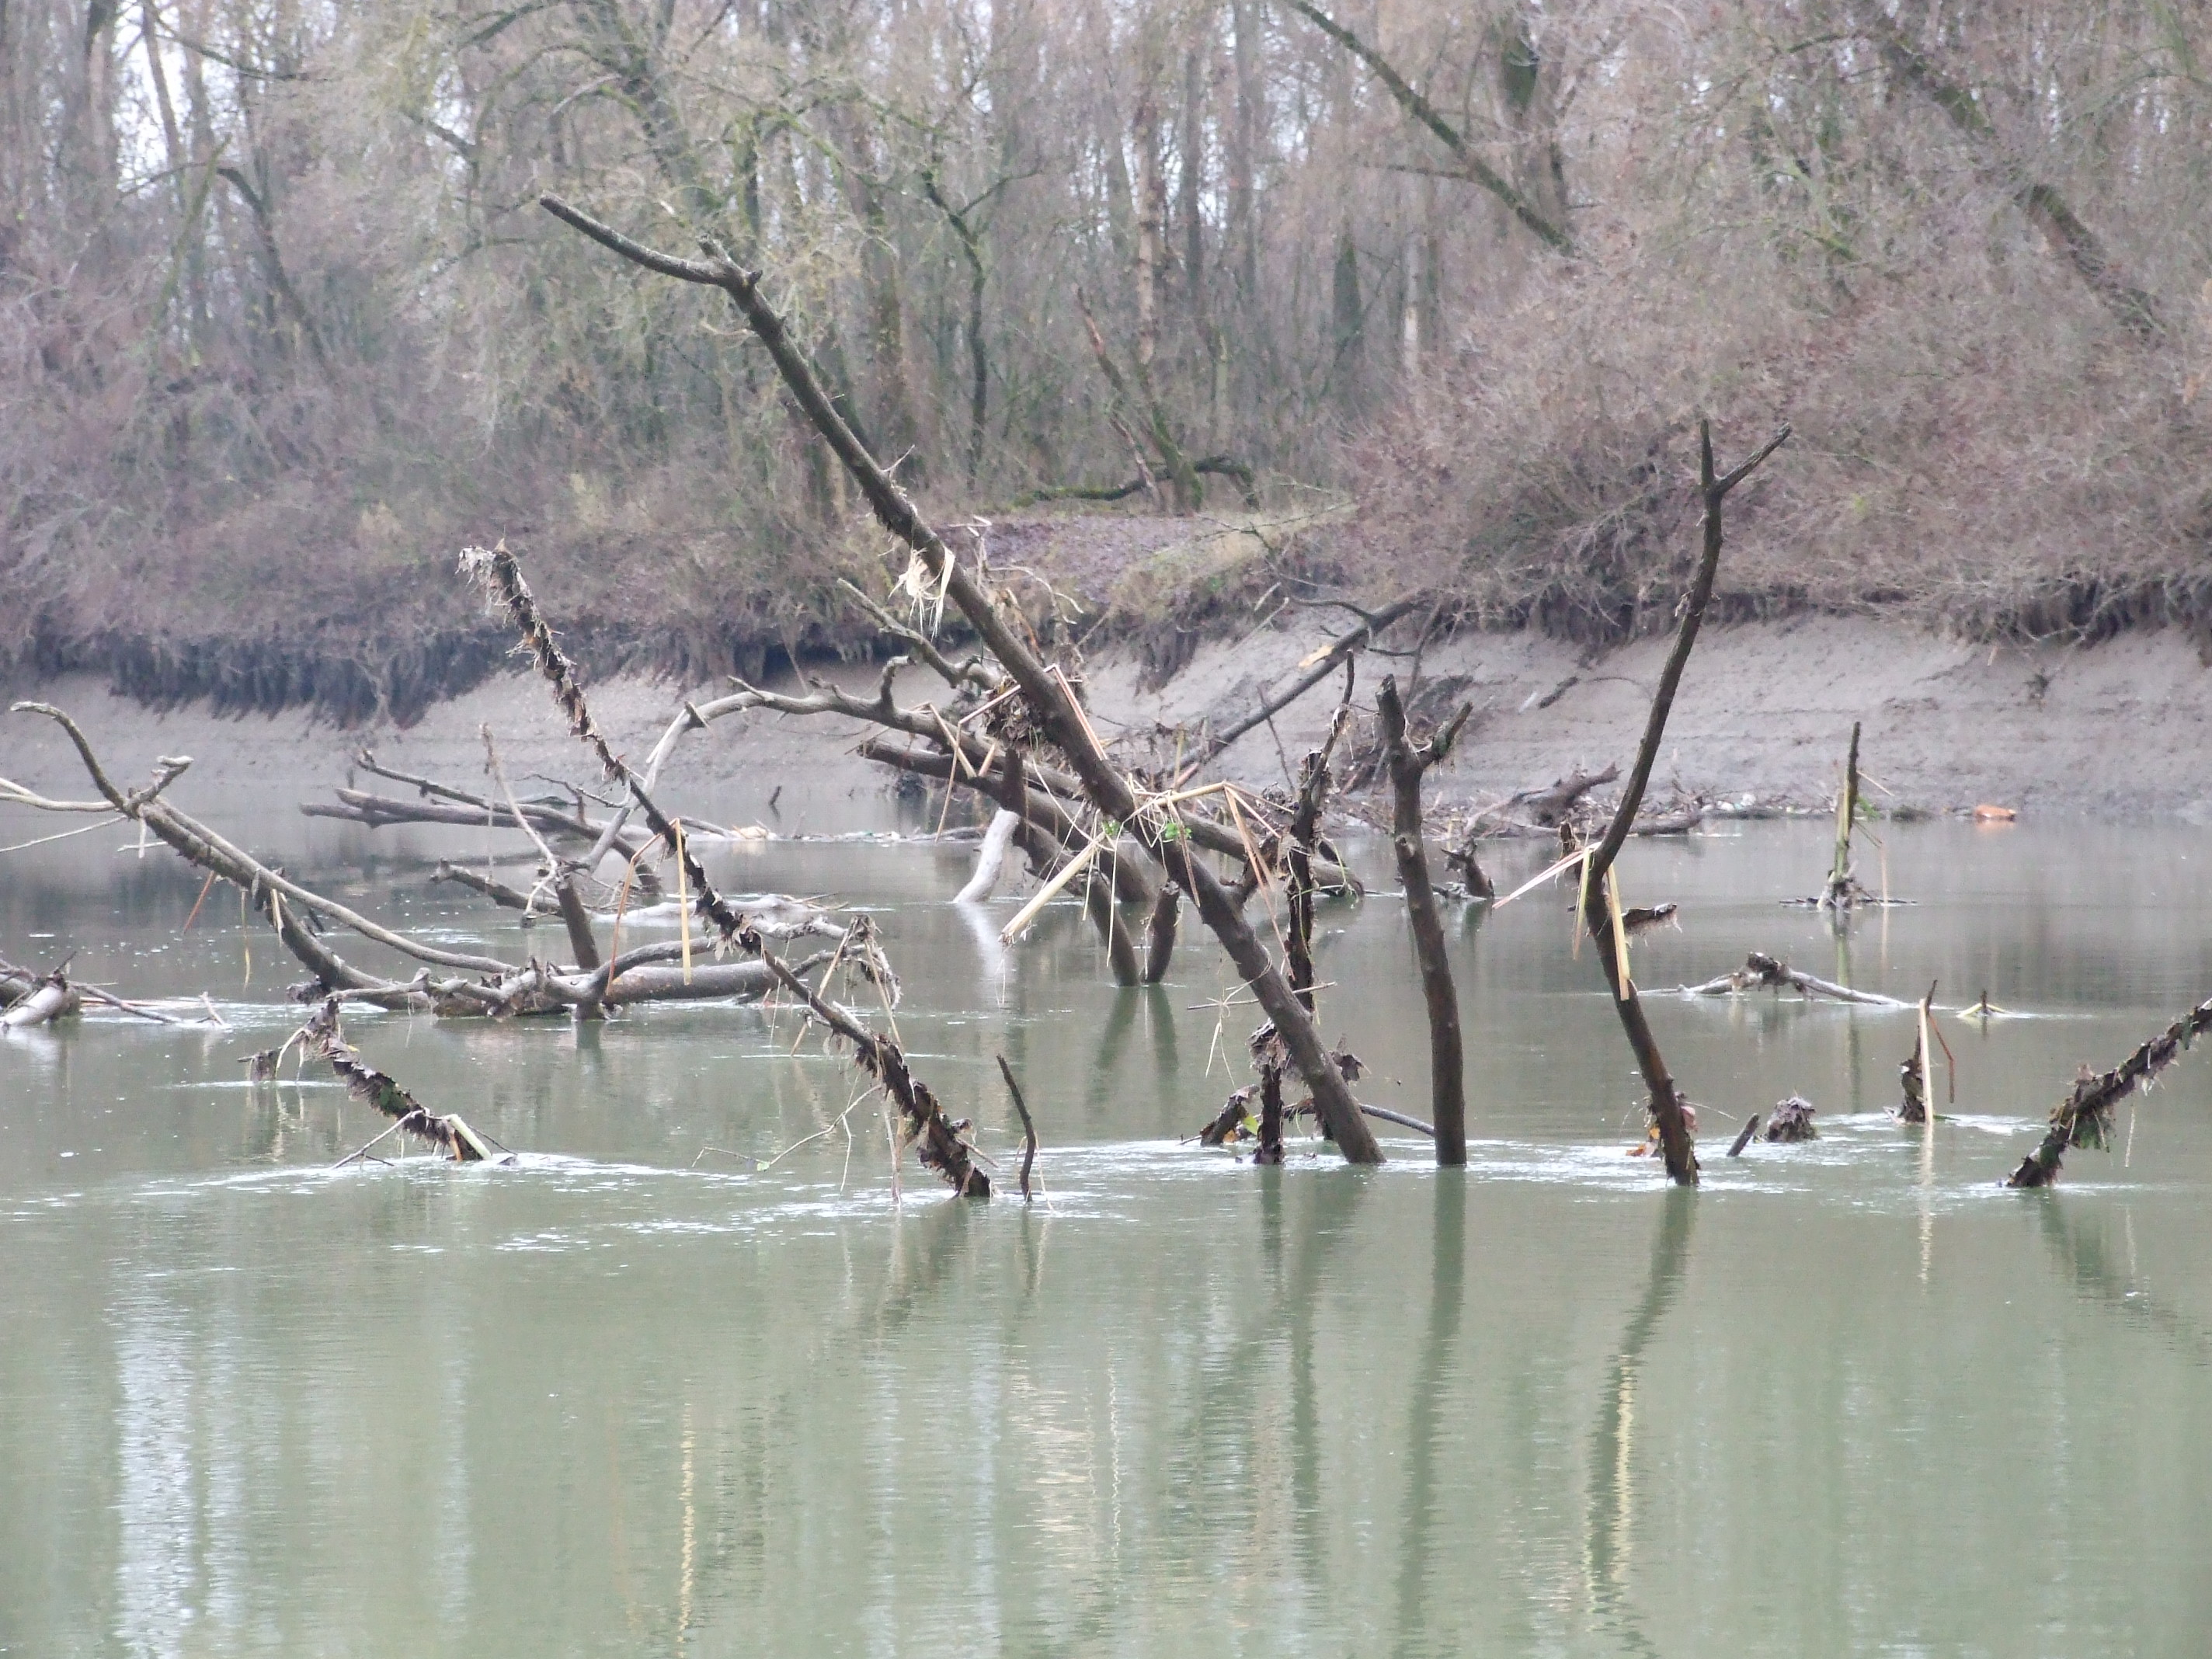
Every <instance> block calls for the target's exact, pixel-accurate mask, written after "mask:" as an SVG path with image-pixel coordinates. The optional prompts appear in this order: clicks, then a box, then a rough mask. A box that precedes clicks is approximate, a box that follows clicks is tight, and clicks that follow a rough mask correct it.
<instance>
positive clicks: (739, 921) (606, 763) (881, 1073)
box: [461, 542, 991, 1198]
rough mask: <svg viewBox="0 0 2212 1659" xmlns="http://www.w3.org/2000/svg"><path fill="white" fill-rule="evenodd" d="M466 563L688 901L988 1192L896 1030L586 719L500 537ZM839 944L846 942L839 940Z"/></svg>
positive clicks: (865, 927) (945, 1166) (960, 1181)
mask: <svg viewBox="0 0 2212 1659" xmlns="http://www.w3.org/2000/svg"><path fill="white" fill-rule="evenodd" d="M461 568H462V570H463V572H464V573H465V574H467V575H468V576H470V577H471V578H472V579H473V580H475V581H477V583H478V584H479V585H480V586H482V587H483V591H484V593H485V596H486V598H487V599H489V601H490V602H491V603H492V604H493V605H495V606H496V607H497V608H498V609H499V610H501V611H503V612H504V613H505V614H506V615H507V618H508V619H509V620H510V621H511V622H512V623H513V625H514V628H515V631H516V632H517V633H518V634H520V635H521V637H522V644H523V647H524V649H525V650H526V651H527V652H528V653H529V654H530V656H531V658H532V660H533V661H534V662H535V663H536V665H537V666H538V672H539V674H540V675H541V676H542V677H543V678H544V680H545V682H546V684H548V685H549V686H550V688H551V689H552V692H553V700H554V702H555V703H556V705H557V706H558V707H559V708H560V709H561V711H562V714H565V715H566V716H567V717H568V729H569V732H571V733H572V734H573V735H574V737H576V738H579V739H580V740H581V741H582V743H583V744H585V746H586V748H588V749H589V750H591V751H592V754H593V756H595V757H597V759H598V760H599V766H600V769H602V771H603V772H604V773H605V775H606V778H607V780H608V781H610V782H619V783H621V784H623V785H624V786H625V787H627V788H628V789H629V795H630V799H631V801H632V803H633V804H634V805H635V806H636V808H637V810H638V811H639V812H640V813H641V815H642V816H643V817H644V818H645V821H646V824H647V827H648V828H649V829H651V830H652V831H653V835H654V836H656V837H657V838H658V839H659V841H660V842H661V844H662V845H663V846H665V848H667V849H668V850H669V852H670V853H671V854H674V855H675V860H676V864H677V867H678V870H679V871H680V872H682V874H683V876H684V880H685V883H686V888H687V890H688V892H689V895H690V902H691V904H692V905H693V906H695V907H696V909H697V911H698V913H699V915H700V917H701V919H702V921H707V922H709V923H711V924H712V925H713V926H714V928H715V929H716V930H717V932H718V933H720V937H721V938H722V939H724V940H725V941H726V942H727V943H730V944H732V945H737V946H738V948H739V949H741V950H743V951H746V952H747V953H748V954H749V955H751V956H753V957H757V959H758V960H760V961H761V962H763V963H766V964H767V967H768V969H769V975H771V976H772V977H773V978H774V979H775V981H776V982H777V983H778V984H779V985H781V987H783V988H784V989H785V990H787V991H788V992H789V993H790V994H792V995H793V997H795V998H797V999H798V1000H799V1001H800V1002H801V1003H803V1004H805V1006H806V1008H807V1009H808V1011H809V1012H811V1013H812V1014H813V1016H814V1018H816V1019H817V1020H818V1021H820V1022H821V1023H822V1024H823V1025H824V1026H826V1027H827V1028H828V1029H829V1030H830V1031H831V1032H833V1033H834V1034H835V1035H836V1036H839V1037H841V1038H842V1039H843V1040H844V1041H845V1042H847V1043H848V1045H850V1047H851V1048H852V1050H853V1060H854V1064H855V1065H857V1066H859V1067H860V1069H861V1070H862V1071H863V1072H864V1073H867V1074H868V1075H869V1076H871V1077H872V1078H874V1079H876V1081H877V1083H878V1085H881V1086H882V1088H883V1090H884V1094H885V1095H886V1096H887V1097H889V1098H890V1101H891V1102H892V1103H893V1104H894V1105H895V1106H896V1108H897V1109H898V1112H899V1114H900V1117H901V1119H902V1122H903V1124H904V1127H905V1133H906V1134H907V1138H908V1140H909V1141H911V1142H912V1143H914V1145H915V1149H916V1155H917V1156H918V1157H920V1158H921V1162H922V1164H923V1166H924V1167H925V1168H927V1169H933V1170H936V1171H937V1172H938V1173H939V1175H940V1176H943V1177H944V1178H945V1182H946V1183H947V1184H948V1185H949V1186H951V1188H952V1190H953V1191H954V1192H956V1193H957V1194H960V1195H961V1196H963V1197H965V1198H988V1197H989V1196H990V1195H991V1182H990V1178H989V1177H988V1176H986V1175H985V1174H984V1173H983V1171H982V1170H981V1168H980V1167H978V1166H977V1165H976V1164H975V1160H974V1158H973V1149H972V1148H970V1147H969V1145H968V1144H967V1143H966V1142H965V1141H963V1140H962V1139H960V1133H959V1127H958V1126H957V1125H956V1124H954V1123H953V1122H952V1121H951V1119H950V1118H948V1117H947V1116H946V1115H945V1110H944V1109H943V1107H942V1106H940V1105H939V1103H938V1100H937V1097H936V1096H935V1094H933V1092H932V1091H931V1090H930V1088H929V1086H928V1085H927V1084H925V1083H923V1082H922V1081H921V1079H919V1078H917V1077H915V1075H914V1073H913V1072H912V1070H911V1069H910V1068H909V1067H908V1065H907V1060H906V1053H905V1050H904V1049H902V1048H901V1047H900V1046H899V1044H898V1043H897V1042H896V1041H894V1040H893V1039H892V1038H890V1037H888V1036H883V1035H881V1034H880V1033H878V1032H875V1031H872V1030H869V1029H868V1028H867V1027H866V1025H864V1024H861V1023H860V1021H859V1020H857V1019H855V1018H854V1017H853V1016H852V1015H851V1014H850V1013H848V1012H846V1011H845V1010H844V1009H842V1008H841V1007H839V1006H837V1005H836V1003H834V1002H831V1001H830V1000H828V999H827V998H826V997H823V996H822V995H820V994H817V992H816V991H815V990H814V988H813V987H811V986H810V985H808V984H807V983H806V981H805V980H804V979H802V978H800V977H799V975H798V974H797V973H796V972H794V971H793V969H791V968H790V967H789V966H787V964H786V963H784V962H783V961H782V960H781V958H780V957H777V956H776V955H775V953H774V952H773V951H770V950H769V946H768V941H767V939H766V938H765V937H764V936H763V933H762V932H761V930H760V929H759V928H758V927H756V926H755V925H754V924H753V923H752V922H751V921H750V920H749V919H748V918H747V917H746V916H745V915H744V914H743V913H742V912H740V911H738V909H736V908H734V907H732V904H731V903H730V902H729V901H728V900H727V899H726V898H725V897H724V896H722V894H721V892H720V890H718V889H717V888H716V887H715V886H714V882H713V881H712V880H711V879H710V878H708V874H707V870H706V866H703V865H702V864H701V863H700V862H699V859H698V854H696V853H694V852H693V851H692V850H691V849H690V847H689V846H688V845H687V844H686V843H685V842H684V835H683V832H682V830H681V829H680V828H679V827H678V824H677V823H676V822H675V821H674V820H673V819H671V817H668V815H667V814H666V813H665V812H663V811H661V810H660V808H659V805H656V804H655V803H654V801H653V797H652V795H651V794H650V793H647V790H646V788H645V786H644V782H643V781H642V780H641V778H640V777H639V776H638V775H637V774H636V773H635V771H633V770H632V769H630V768H629V766H628V765H627V764H625V763H623V760H622V758H621V757H619V756H617V754H616V753H615V752H614V750H613V749H612V748H611V746H610V745H609V744H608V743H607V740H606V738H605V736H604V735H602V734H601V732H600V731H599V726H598V724H597V722H595V721H594V720H592V711H591V706H590V704H589V703H588V702H586V700H585V697H584V690H583V687H582V686H581V685H580V684H578V683H577V679H576V675H575V668H574V665H573V664H572V663H570V662H569V660H568V657H567V655H566V654H565V653H563V652H562V649H561V647H560V646H559V645H558V644H557V643H556V641H555V640H554V637H553V630H552V629H551V628H550V627H549V626H547V624H546V622H545V619H544V617H543V616H542V615H541V614H540V613H539V611H538V602H537V599H536V598H535V597H534V596H533V595H532V593H531V591H530V585H529V584H528V583H527V582H526V581H525V580H523V578H522V568H521V566H520V564H518V563H517V562H515V558H514V556H513V554H512V553H510V552H508V551H507V544H505V543H504V542H502V543H501V544H500V545H499V546H498V547H496V548H493V549H489V550H487V549H483V548H470V549H466V550H464V551H463V553H462V555H461ZM847 937H848V941H850V943H851V945H852V947H853V954H854V957H855V960H856V965H859V966H860V967H862V969H863V970H864V971H866V972H867V973H868V974H869V976H870V977H872V978H877V979H878V980H879V981H885V980H887V978H888V973H889V969H888V964H884V963H881V957H880V952H879V951H877V950H876V949H875V947H874V945H873V934H872V928H871V927H870V926H869V923H868V919H867V918H866V917H865V916H862V917H859V918H856V919H855V920H854V923H853V925H852V927H851V928H849V929H848V936H847ZM840 948H841V951H842V950H843V949H844V948H845V947H843V946H841V947H840Z"/></svg>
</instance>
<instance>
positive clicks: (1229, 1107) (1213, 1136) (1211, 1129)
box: [1198, 1088, 1252, 1146]
mask: <svg viewBox="0 0 2212 1659" xmlns="http://www.w3.org/2000/svg"><path fill="white" fill-rule="evenodd" d="M1251 1108H1252V1091H1251V1090H1250V1089H1249V1088H1246V1089H1237V1090H1235V1091H1231V1094H1230V1097H1229V1098H1228V1099H1227V1100H1225V1101H1224V1102H1222V1103H1221V1109H1220V1110H1219V1111H1218V1112H1216V1113H1215V1114H1214V1115H1213V1120H1212V1122H1210V1123H1208V1124H1207V1125H1206V1127H1204V1128H1203V1129H1200V1131H1199V1132H1198V1144H1199V1145H1200V1146H1226V1145H1227V1144H1228V1143H1229V1142H1230V1141H1231V1140H1234V1139H1239V1138H1241V1137H1242V1136H1243V1133H1244V1120H1245V1119H1246V1118H1248V1117H1249V1116H1250V1115H1251Z"/></svg>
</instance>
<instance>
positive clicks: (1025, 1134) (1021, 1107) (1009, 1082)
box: [998, 1054, 1037, 1204]
mask: <svg viewBox="0 0 2212 1659" xmlns="http://www.w3.org/2000/svg"><path fill="white" fill-rule="evenodd" d="M998 1060H999V1075H1000V1076H1001V1077H1003V1078H1005V1079H1006V1092H1007V1093H1008V1094H1010V1095H1012V1097H1013V1100H1014V1110H1015V1112H1016V1113H1017V1114H1018V1115H1019V1116H1020V1118H1021V1120H1022V1202H1023V1203H1024V1204H1026V1203H1028V1202H1029V1198H1030V1166H1031V1165H1033V1164H1036V1150H1037V1138H1036V1123H1035V1122H1034V1121H1031V1120H1030V1108H1029V1103H1028V1102H1027V1101H1025V1100H1024V1099H1023V1098H1022V1085H1020V1084H1018V1083H1017V1082H1015V1081H1014V1068H1013V1067H1012V1066H1009V1065H1007V1064H1006V1056H1005V1055H1004V1054H1000V1056H999V1057H998Z"/></svg>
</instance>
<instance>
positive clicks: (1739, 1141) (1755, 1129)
mask: <svg viewBox="0 0 2212 1659" xmlns="http://www.w3.org/2000/svg"><path fill="white" fill-rule="evenodd" d="M1757 1133H1759V1114H1758V1113H1757V1112H1753V1114H1752V1115H1750V1116H1749V1117H1747V1118H1746V1119H1744V1121H1743V1127H1741V1129H1738V1130H1737V1131H1736V1132H1735V1139H1734V1140H1731V1141H1730V1142H1729V1149H1728V1155H1729V1157H1730V1158H1741V1157H1742V1156H1743V1149H1744V1148H1745V1147H1747V1146H1750V1145H1751V1138H1752V1137H1753V1135H1755V1134H1757Z"/></svg>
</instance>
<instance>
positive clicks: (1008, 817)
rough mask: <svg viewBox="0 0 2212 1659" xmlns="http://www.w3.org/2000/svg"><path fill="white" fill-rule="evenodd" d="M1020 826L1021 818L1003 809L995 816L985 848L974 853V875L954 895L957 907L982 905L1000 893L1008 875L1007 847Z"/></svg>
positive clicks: (984, 838)
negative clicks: (1002, 879)
mask: <svg viewBox="0 0 2212 1659" xmlns="http://www.w3.org/2000/svg"><path fill="white" fill-rule="evenodd" d="M1021 827H1022V820H1021V817H1020V815H1019V814H1018V813H1015V812H1012V811H1008V810H1007V809H1006V808H1005V807H1003V806H1001V807H1000V809H999V810H998V811H997V812H995V813H994V814H993V815H992V817H991V827H990V828H989V829H987V830H985V831H984V832H983V842H982V845H981V846H980V847H979V848H976V851H975V872H974V873H973V874H972V875H970V876H969V878H968V880H967V882H966V883H965V884H963V886H962V887H961V889H960V890H959V891H958V892H957V893H955V894H954V895H953V896H952V902H954V903H955V904H981V902H983V901H984V900H986V899H987V898H989V897H990V896H991V895H992V894H994V893H995V892H996V891H998V890H999V883H1000V879H1001V878H1003V877H1004V875H1005V873H1006V848H1007V847H1008V846H1009V845H1010V844H1011V843H1012V841H1013V839H1014V832H1015V831H1016V830H1018V829H1020V828H1021Z"/></svg>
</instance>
